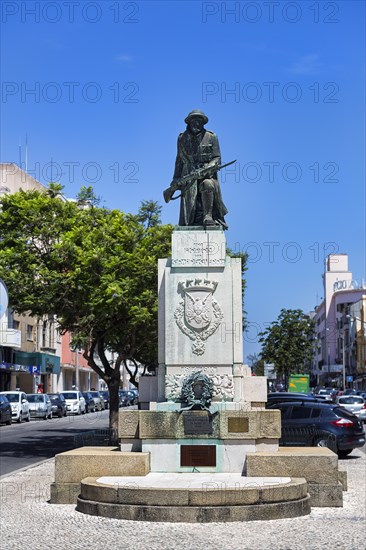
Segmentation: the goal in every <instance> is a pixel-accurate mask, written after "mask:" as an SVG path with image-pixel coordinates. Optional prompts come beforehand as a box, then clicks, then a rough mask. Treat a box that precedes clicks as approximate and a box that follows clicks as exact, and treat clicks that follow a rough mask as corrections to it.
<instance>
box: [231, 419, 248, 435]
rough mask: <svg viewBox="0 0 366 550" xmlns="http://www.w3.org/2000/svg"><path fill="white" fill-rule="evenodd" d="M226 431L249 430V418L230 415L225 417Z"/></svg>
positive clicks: (234, 432) (236, 432)
mask: <svg viewBox="0 0 366 550" xmlns="http://www.w3.org/2000/svg"><path fill="white" fill-rule="evenodd" d="M227 431H228V432H231V433H233V434H240V433H245V432H249V418H246V417H245V416H230V417H229V418H228V419H227Z"/></svg>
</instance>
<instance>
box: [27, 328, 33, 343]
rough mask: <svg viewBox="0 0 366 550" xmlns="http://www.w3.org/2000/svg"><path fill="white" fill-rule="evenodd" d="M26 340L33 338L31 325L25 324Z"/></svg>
mask: <svg viewBox="0 0 366 550" xmlns="http://www.w3.org/2000/svg"><path fill="white" fill-rule="evenodd" d="M27 340H33V325H27Z"/></svg>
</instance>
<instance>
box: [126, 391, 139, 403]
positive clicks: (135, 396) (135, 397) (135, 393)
mask: <svg viewBox="0 0 366 550" xmlns="http://www.w3.org/2000/svg"><path fill="white" fill-rule="evenodd" d="M128 392H129V394H130V396H131V402H132V405H137V403H138V402H139V390H138V389H137V388H132V389H130V390H128Z"/></svg>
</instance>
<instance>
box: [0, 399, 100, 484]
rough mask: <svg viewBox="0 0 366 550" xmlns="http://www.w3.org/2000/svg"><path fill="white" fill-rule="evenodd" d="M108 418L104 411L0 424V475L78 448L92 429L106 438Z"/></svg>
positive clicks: (90, 434) (91, 434) (83, 443)
mask: <svg viewBox="0 0 366 550" xmlns="http://www.w3.org/2000/svg"><path fill="white" fill-rule="evenodd" d="M108 417H109V411H108V410H105V411H101V412H95V413H89V414H85V415H81V416H77V415H70V416H66V417H64V418H53V419H52V420H39V419H37V420H31V421H30V422H23V423H22V424H17V423H12V425H11V426H0V443H1V445H0V476H3V475H5V474H9V473H11V472H14V471H15V470H19V469H20V468H25V467H27V466H30V465H31V464H35V463H37V462H40V461H42V460H45V459H47V458H51V457H53V456H54V455H55V454H57V453H61V452H63V451H68V450H69V449H73V448H75V447H81V446H83V445H85V444H87V440H88V438H90V437H93V435H94V434H93V432H95V431H97V435H99V433H100V434H101V435H103V434H104V436H105V437H107V429H108ZM99 431H100V432H99Z"/></svg>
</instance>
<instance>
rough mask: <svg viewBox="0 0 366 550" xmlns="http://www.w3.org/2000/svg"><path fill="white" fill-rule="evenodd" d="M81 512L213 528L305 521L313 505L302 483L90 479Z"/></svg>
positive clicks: (178, 477)
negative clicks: (232, 523) (222, 524)
mask: <svg viewBox="0 0 366 550" xmlns="http://www.w3.org/2000/svg"><path fill="white" fill-rule="evenodd" d="M76 509H77V510H78V511H79V512H83V513H86V514H90V515H94V516H103V517H109V518H114V519H127V520H134V521H155V522H157V521H158V522H172V523H180V522H185V523H210V522H228V521H253V520H269V519H282V518H289V517H298V516H304V515H307V514H309V513H310V504H309V496H308V494H307V484H306V481H305V479H303V478H295V479H291V478H283V477H276V478H261V477H259V478H244V477H242V476H240V475H238V474H237V475H236V474H210V475H207V474H175V475H173V474H170V475H167V474H148V475H147V476H146V477H144V478H141V477H138V478H137V477H136V478H131V477H115V476H114V477H100V478H86V479H84V480H83V481H82V483H81V494H80V496H79V497H78V499H77V507H76Z"/></svg>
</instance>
